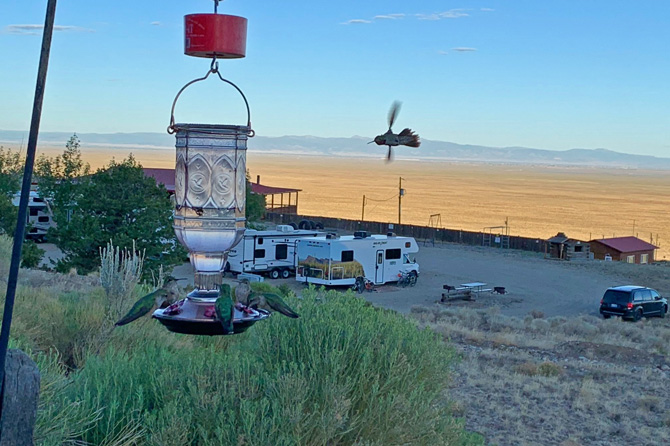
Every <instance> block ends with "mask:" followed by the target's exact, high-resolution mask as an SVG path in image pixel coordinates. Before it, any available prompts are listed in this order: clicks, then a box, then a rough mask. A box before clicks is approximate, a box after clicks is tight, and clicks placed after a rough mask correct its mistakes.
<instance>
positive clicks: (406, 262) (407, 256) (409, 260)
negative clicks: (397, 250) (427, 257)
mask: <svg viewBox="0 0 670 446" xmlns="http://www.w3.org/2000/svg"><path fill="white" fill-rule="evenodd" d="M402 263H404V264H405V265H407V264H408V263H414V262H412V260H411V259H410V258H409V254H403V255H402Z"/></svg>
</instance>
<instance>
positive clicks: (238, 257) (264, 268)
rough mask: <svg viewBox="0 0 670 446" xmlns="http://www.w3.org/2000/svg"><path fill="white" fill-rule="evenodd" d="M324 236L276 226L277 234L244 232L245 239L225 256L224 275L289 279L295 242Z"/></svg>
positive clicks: (291, 271) (250, 230) (274, 231)
mask: <svg viewBox="0 0 670 446" xmlns="http://www.w3.org/2000/svg"><path fill="white" fill-rule="evenodd" d="M323 234H324V233H323V232H319V231H310V230H300V229H293V228H292V227H291V226H288V225H278V226H277V228H276V230H271V231H256V230H254V229H247V230H246V231H244V237H243V238H242V240H240V242H239V243H238V244H237V245H235V247H233V249H231V250H230V252H229V253H228V262H227V264H226V271H231V272H232V273H233V274H239V273H254V274H266V275H268V276H269V277H270V278H272V279H277V278H279V277H283V278H285V279H286V278H288V277H290V276H291V274H293V273H294V272H295V264H296V259H295V244H296V241H298V240H302V239H306V238H313V237H317V236H319V235H323Z"/></svg>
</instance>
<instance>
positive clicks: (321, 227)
mask: <svg viewBox="0 0 670 446" xmlns="http://www.w3.org/2000/svg"><path fill="white" fill-rule="evenodd" d="M314 229H323V223H321V222H320V221H318V222H316V224H315V225H314Z"/></svg>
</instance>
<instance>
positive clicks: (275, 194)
mask: <svg viewBox="0 0 670 446" xmlns="http://www.w3.org/2000/svg"><path fill="white" fill-rule="evenodd" d="M144 174H145V175H146V176H148V177H152V178H154V179H155V180H156V183H157V184H162V185H164V186H165V189H167V191H168V193H169V194H170V195H172V194H174V191H175V174H174V169H154V168H149V167H145V168H144ZM301 190H302V189H290V188H287V187H272V186H266V185H264V184H261V176H260V175H258V176H257V177H256V182H255V183H251V193H253V194H258V195H264V196H265V209H266V210H267V211H269V212H277V213H280V214H297V213H298V192H300V191H301Z"/></svg>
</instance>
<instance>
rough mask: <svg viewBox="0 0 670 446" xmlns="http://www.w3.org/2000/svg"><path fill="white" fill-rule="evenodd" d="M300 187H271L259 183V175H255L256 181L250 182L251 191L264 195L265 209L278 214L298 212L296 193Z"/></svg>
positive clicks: (299, 190)
mask: <svg viewBox="0 0 670 446" xmlns="http://www.w3.org/2000/svg"><path fill="white" fill-rule="evenodd" d="M301 191H302V189H290V188H287V187H272V186H265V185H263V184H261V176H260V175H257V176H256V182H255V183H251V192H253V193H254V194H258V195H264V196H265V209H266V210H267V211H268V212H277V213H279V214H297V213H298V193H299V192H301Z"/></svg>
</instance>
